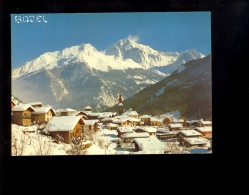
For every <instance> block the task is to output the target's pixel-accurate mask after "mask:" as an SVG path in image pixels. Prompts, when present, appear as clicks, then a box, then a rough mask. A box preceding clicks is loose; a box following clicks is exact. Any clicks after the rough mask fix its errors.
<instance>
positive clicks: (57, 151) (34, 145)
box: [11, 124, 209, 156]
mask: <svg viewBox="0 0 249 195" xmlns="http://www.w3.org/2000/svg"><path fill="white" fill-rule="evenodd" d="M24 131H29V132H26V133H23V132H24ZM117 139H118V136H117V132H116V130H108V129H101V130H100V131H99V132H97V133H95V134H94V135H93V141H92V145H91V146H90V147H89V148H88V149H86V154H87V155H121V154H150V152H147V151H139V152H134V151H133V148H132V146H131V145H124V146H123V147H122V148H117V145H116V142H117ZM172 141H173V139H172ZM11 142H12V144H11V145H12V155H13V156H33V155H36V156H37V155H38V156H41V155H42V156H44V155H46V156H47V155H69V154H67V152H66V151H67V150H68V149H70V148H71V145H70V144H66V143H55V142H53V139H52V138H51V137H50V136H46V135H43V134H39V133H38V131H37V126H30V127H23V126H18V125H15V124H12V141H11ZM161 142H163V143H165V144H166V145H167V146H170V145H169V144H170V142H171V141H170V140H168V143H166V142H165V140H161ZM174 142H175V141H174ZM101 143H102V144H101ZM174 145H175V144H174ZM174 145H171V146H170V147H173V146H174ZM176 145H177V148H178V149H177V150H178V151H189V149H187V150H186V148H184V147H182V146H179V143H177V144H176ZM105 146H106V147H105ZM208 146H209V145H208ZM180 153H182V152H180ZM187 153H189V152H187Z"/></svg>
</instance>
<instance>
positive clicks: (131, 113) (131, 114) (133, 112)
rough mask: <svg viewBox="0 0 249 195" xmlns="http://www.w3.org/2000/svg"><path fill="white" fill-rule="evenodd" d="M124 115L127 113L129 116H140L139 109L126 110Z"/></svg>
mask: <svg viewBox="0 0 249 195" xmlns="http://www.w3.org/2000/svg"><path fill="white" fill-rule="evenodd" d="M122 115H127V116H138V113H137V111H133V110H126V111H125V112H124V113H123V114H122Z"/></svg>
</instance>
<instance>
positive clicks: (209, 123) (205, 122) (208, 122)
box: [201, 120, 212, 125]
mask: <svg viewBox="0 0 249 195" xmlns="http://www.w3.org/2000/svg"><path fill="white" fill-rule="evenodd" d="M201 123H202V124H203V125H212V121H202V120H201Z"/></svg>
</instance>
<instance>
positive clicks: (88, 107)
mask: <svg viewBox="0 0 249 195" xmlns="http://www.w3.org/2000/svg"><path fill="white" fill-rule="evenodd" d="M86 109H87V110H88V109H92V108H91V107H90V106H86V107H85V108H84V110H86Z"/></svg>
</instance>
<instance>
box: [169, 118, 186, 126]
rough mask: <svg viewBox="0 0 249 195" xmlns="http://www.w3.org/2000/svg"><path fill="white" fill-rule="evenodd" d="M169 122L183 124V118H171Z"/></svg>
mask: <svg viewBox="0 0 249 195" xmlns="http://www.w3.org/2000/svg"><path fill="white" fill-rule="evenodd" d="M171 123H172V124H181V125H182V126H183V125H184V120H183V119H176V118H172V119H171Z"/></svg>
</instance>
